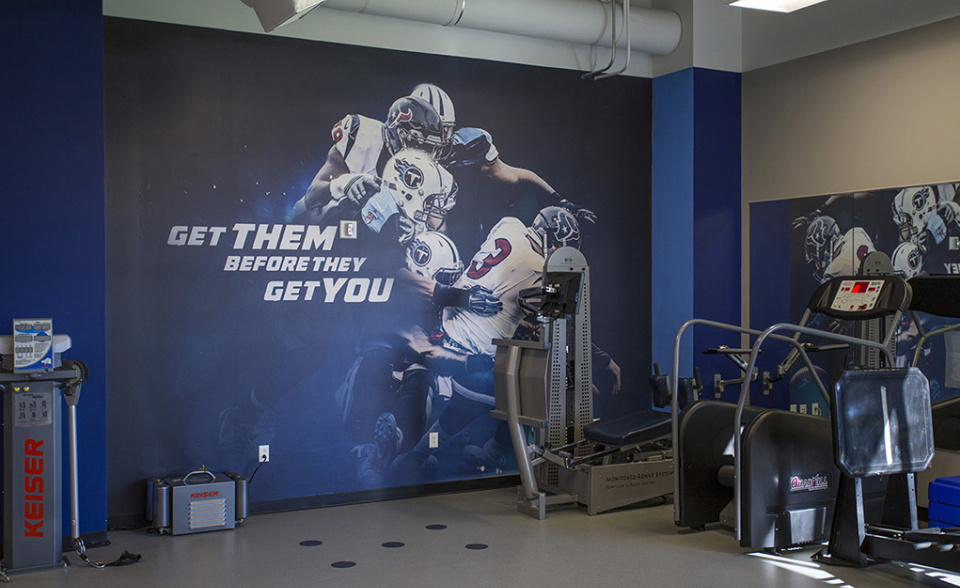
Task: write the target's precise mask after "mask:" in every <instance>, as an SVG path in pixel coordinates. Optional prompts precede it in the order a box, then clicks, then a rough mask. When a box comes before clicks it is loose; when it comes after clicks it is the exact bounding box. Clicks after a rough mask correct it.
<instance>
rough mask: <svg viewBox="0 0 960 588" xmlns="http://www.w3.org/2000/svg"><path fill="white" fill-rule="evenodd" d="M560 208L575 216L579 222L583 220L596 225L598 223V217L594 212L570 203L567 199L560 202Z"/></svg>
mask: <svg viewBox="0 0 960 588" xmlns="http://www.w3.org/2000/svg"><path fill="white" fill-rule="evenodd" d="M560 206H561V207H562V208H563V209H564V210H566V211H567V212H569V213H570V214H572V215H573V216H575V217H576V218H577V220H581V221H584V220H585V221H588V222H591V223H594V224H596V222H597V215H596V214H594V212H593V211H592V210H587V209H586V208H584V207H582V206H580V205H579V204H574V203H573V202H570V201H569V200H567V199H563V200H561V201H560Z"/></svg>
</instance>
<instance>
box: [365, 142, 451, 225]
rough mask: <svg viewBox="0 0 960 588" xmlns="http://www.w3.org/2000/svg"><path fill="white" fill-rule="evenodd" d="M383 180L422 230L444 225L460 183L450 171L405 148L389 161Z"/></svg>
mask: <svg viewBox="0 0 960 588" xmlns="http://www.w3.org/2000/svg"><path fill="white" fill-rule="evenodd" d="M383 183H384V185H385V186H387V188H388V189H389V190H390V193H391V194H392V195H393V198H394V200H396V202H397V207H398V208H399V209H400V212H401V213H403V215H404V216H406V217H407V218H409V219H411V220H413V221H414V222H416V223H418V224H420V225H421V227H420V229H426V228H429V229H434V230H435V229H438V228H440V226H441V225H442V224H443V221H444V219H445V218H446V214H447V212H449V211H450V209H451V208H453V207H454V205H455V204H456V203H457V183H456V182H455V181H454V180H453V176H451V175H450V172H448V171H447V170H445V169H444V168H442V167H441V166H440V165H439V164H438V163H437V162H436V161H434V160H433V158H431V157H430V156H429V155H427V154H426V153H424V152H423V151H419V150H416V149H401V150H400V151H398V152H397V154H396V155H394V156H393V157H391V158H390V159H389V160H388V161H387V165H386V168H384V170H383Z"/></svg>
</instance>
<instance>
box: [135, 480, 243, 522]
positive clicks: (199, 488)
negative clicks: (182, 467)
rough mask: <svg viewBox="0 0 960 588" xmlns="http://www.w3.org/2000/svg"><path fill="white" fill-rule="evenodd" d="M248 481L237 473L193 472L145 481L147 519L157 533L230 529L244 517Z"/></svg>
mask: <svg viewBox="0 0 960 588" xmlns="http://www.w3.org/2000/svg"><path fill="white" fill-rule="evenodd" d="M248 484H249V480H247V478H245V477H243V476H241V475H240V474H237V473H233V472H230V473H226V474H221V473H213V472H209V471H207V470H196V471H193V472H190V473H189V474H187V475H186V476H183V477H179V478H154V479H152V480H148V481H147V519H149V520H150V521H152V526H153V528H155V529H157V531H159V532H160V533H171V534H173V535H184V534H186V533H202V532H204V531H219V530H221V529H233V528H234V527H236V525H237V524H239V523H242V522H243V520H244V519H246V517H247V488H248Z"/></svg>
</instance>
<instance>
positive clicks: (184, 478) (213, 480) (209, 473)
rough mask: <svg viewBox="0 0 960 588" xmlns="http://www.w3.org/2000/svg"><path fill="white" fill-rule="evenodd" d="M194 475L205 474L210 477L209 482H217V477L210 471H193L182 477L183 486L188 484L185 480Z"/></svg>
mask: <svg viewBox="0 0 960 588" xmlns="http://www.w3.org/2000/svg"><path fill="white" fill-rule="evenodd" d="M194 474H206V475H208V476H210V482H215V481H216V480H217V475H216V474H214V473H213V472H211V471H208V470H194V471H192V472H190V473H189V474H187V475H186V476H184V477H183V483H184V484H189V482H188V481H187V479H188V478H190V476H193V475H194Z"/></svg>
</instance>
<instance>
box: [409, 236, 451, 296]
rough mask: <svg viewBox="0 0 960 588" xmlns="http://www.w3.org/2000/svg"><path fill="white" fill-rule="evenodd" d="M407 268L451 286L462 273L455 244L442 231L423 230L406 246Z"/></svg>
mask: <svg viewBox="0 0 960 588" xmlns="http://www.w3.org/2000/svg"><path fill="white" fill-rule="evenodd" d="M407 269H408V270H410V271H412V272H413V273H416V274H420V275H421V276H426V277H428V278H433V279H434V280H436V281H437V282H439V283H441V284H443V285H444V286H452V285H453V283H454V282H456V281H457V280H458V279H459V278H460V274H462V273H463V261H461V260H460V253H459V252H458V251H457V246H456V245H455V244H454V243H453V241H451V240H450V237H447V236H446V235H444V234H443V233H438V232H437V231H424V232H422V233H420V234H419V235H417V236H416V237H414V239H413V241H412V242H411V243H410V245H408V246H407Z"/></svg>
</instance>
